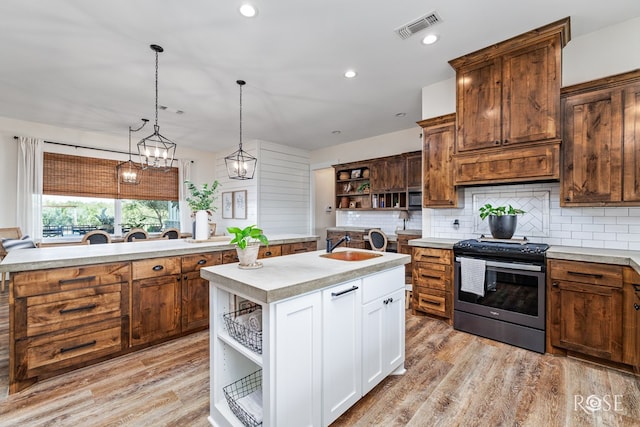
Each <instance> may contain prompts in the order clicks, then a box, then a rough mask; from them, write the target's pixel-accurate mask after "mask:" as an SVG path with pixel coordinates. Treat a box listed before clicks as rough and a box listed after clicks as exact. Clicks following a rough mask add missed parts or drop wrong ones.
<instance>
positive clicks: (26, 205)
mask: <svg viewBox="0 0 640 427" xmlns="http://www.w3.org/2000/svg"><path fill="white" fill-rule="evenodd" d="M43 145H44V141H43V140H41V139H36V138H27V137H22V136H21V137H19V138H18V179H17V184H18V185H17V204H16V218H17V226H18V227H20V229H21V230H22V234H23V235H24V234H28V235H29V236H30V237H31V238H32V239H34V240H35V241H40V240H41V239H42V173H43V172H42V170H43V154H42V151H43V150H42V146H43Z"/></svg>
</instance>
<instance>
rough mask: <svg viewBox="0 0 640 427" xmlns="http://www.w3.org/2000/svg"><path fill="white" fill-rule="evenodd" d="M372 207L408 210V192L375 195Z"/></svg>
mask: <svg viewBox="0 0 640 427" xmlns="http://www.w3.org/2000/svg"><path fill="white" fill-rule="evenodd" d="M371 207H372V208H374V209H407V192H406V191H395V192H389V193H387V192H385V193H373V194H372V195H371Z"/></svg>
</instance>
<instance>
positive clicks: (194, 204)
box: [184, 180, 220, 240]
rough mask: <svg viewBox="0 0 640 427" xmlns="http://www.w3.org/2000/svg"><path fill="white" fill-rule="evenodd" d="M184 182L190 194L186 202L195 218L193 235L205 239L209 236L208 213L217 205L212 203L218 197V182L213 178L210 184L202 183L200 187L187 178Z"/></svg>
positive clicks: (212, 211) (197, 238)
mask: <svg viewBox="0 0 640 427" xmlns="http://www.w3.org/2000/svg"><path fill="white" fill-rule="evenodd" d="M184 183H185V185H186V186H187V190H189V193H190V194H191V195H190V196H189V197H187V198H186V201H187V204H188V205H189V208H190V209H191V211H192V212H193V213H194V214H195V218H196V226H195V231H194V236H193V237H194V239H195V240H207V239H208V238H209V215H211V214H212V213H214V212H215V211H216V210H217V206H214V204H213V203H214V202H215V201H216V200H217V198H218V187H219V186H220V183H219V182H218V180H215V181H213V183H212V184H211V185H209V183H204V184H203V185H202V187H201V188H198V186H196V185H195V184H194V183H193V182H191V181H188V180H187V181H185V182H184Z"/></svg>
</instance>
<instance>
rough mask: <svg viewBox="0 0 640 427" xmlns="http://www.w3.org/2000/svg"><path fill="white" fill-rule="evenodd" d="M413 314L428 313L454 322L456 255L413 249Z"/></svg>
mask: <svg viewBox="0 0 640 427" xmlns="http://www.w3.org/2000/svg"><path fill="white" fill-rule="evenodd" d="M412 280H413V296H412V298H413V300H412V301H411V308H412V311H413V314H417V313H425V314H431V315H435V316H438V317H440V318H443V319H446V320H447V322H448V323H449V324H451V323H452V322H453V251H452V250H450V249H437V248H422V247H415V246H414V247H413V273H412Z"/></svg>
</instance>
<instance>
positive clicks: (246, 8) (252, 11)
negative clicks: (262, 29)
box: [239, 3, 258, 18]
mask: <svg viewBox="0 0 640 427" xmlns="http://www.w3.org/2000/svg"><path fill="white" fill-rule="evenodd" d="M239 10H240V14H242V16H244V17H247V18H253V17H254V16H256V15H257V14H258V9H256V8H255V7H254V6H252V5H250V4H248V3H245V4H243V5H242V6H240V9H239Z"/></svg>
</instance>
